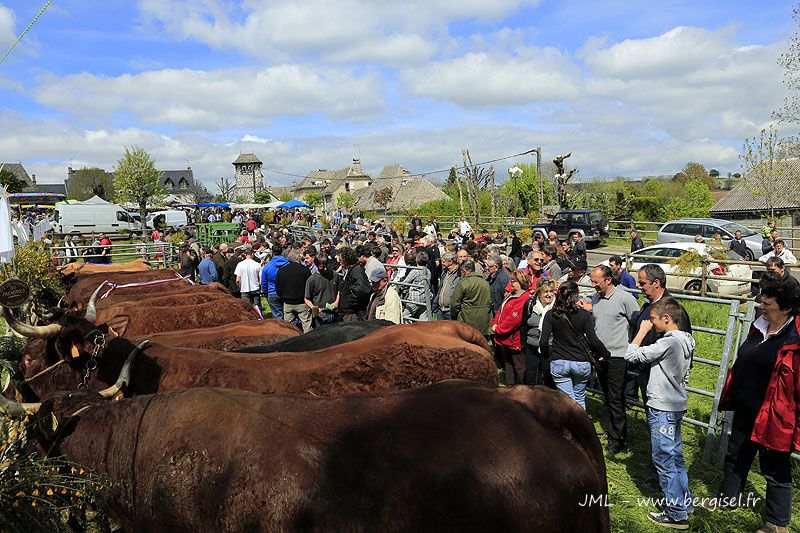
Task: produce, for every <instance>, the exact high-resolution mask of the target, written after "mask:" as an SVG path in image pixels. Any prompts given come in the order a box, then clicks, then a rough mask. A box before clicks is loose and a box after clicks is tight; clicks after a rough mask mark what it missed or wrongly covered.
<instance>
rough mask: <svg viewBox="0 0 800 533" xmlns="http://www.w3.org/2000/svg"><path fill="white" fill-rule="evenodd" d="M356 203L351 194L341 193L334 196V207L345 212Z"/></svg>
mask: <svg viewBox="0 0 800 533" xmlns="http://www.w3.org/2000/svg"><path fill="white" fill-rule="evenodd" d="M355 203H356V197H355V195H353V193H351V192H347V191H342V192H340V193H339V194H338V195H336V206H337V207H341V208H342V209H344V210H345V211H347V212H350V210H351V209H352V208H353V206H354V205H355Z"/></svg>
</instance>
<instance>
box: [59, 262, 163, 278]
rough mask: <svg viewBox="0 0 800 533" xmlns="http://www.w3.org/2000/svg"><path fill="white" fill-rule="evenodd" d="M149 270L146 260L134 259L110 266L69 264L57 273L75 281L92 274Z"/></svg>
mask: <svg viewBox="0 0 800 533" xmlns="http://www.w3.org/2000/svg"><path fill="white" fill-rule="evenodd" d="M145 270H150V263H149V262H148V261H147V260H146V259H134V260H133V261H128V262H127V263H111V264H110V265H105V264H97V263H69V264H67V265H64V266H63V267H61V268H59V269H58V271H59V273H60V274H61V275H62V276H64V278H67V280H70V279H72V280H77V279H78V278H79V277H83V276H89V275H92V274H108V273H110V272H143V271H145Z"/></svg>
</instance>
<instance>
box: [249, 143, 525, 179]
mask: <svg viewBox="0 0 800 533" xmlns="http://www.w3.org/2000/svg"><path fill="white" fill-rule="evenodd" d="M534 152H536V149H531V150H526V151H525V152H520V153H518V154H513V155H507V156H504V157H498V158H497V159H489V160H488V161H481V162H479V163H474V166H481V165H488V164H490V163H497V162H498V161H505V160H506V159H512V158H514V157H521V156H523V155H530V154H532V153H534ZM450 168H455V169H456V170H462V169H464V166H463V165H461V166H453V167H449V168H443V169H440V170H430V171H428V172H418V173H416V174H405V175H404V176H403V177H413V178H417V177H422V176H428V175H430V174H442V173H444V172H450ZM261 170H262V171H265V172H272V173H274V174H280V175H282V176H290V177H292V178H303V179H305V178H306V177H307V176H303V175H300V174H293V173H291V172H284V171H282V170H274V169H271V168H262V169H261Z"/></svg>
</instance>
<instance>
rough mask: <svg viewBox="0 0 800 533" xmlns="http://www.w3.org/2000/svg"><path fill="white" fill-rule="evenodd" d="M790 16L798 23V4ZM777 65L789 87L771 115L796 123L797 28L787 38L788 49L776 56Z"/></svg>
mask: <svg viewBox="0 0 800 533" xmlns="http://www.w3.org/2000/svg"><path fill="white" fill-rule="evenodd" d="M792 18H794V20H795V22H796V23H800V6H795V8H794V9H793V10H792ZM778 65H780V66H781V67H782V68H783V69H784V73H783V83H784V84H785V85H786V88H787V89H789V96H787V97H786V99H784V101H783V105H782V106H781V108H780V109H778V110H776V111H773V112H772V116H773V118H776V119H778V120H779V121H781V122H790V123H795V124H796V123H798V122H800V99H798V94H799V93H798V91H800V31H798V30H797V29H796V30H795V33H794V35H793V36H792V38H791V39H790V40H789V48H788V50H787V51H786V52H784V53H782V54H781V55H780V57H779V58H778Z"/></svg>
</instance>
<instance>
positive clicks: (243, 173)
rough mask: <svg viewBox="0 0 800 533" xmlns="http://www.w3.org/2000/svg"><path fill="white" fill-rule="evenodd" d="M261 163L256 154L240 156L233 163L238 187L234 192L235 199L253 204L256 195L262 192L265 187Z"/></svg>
mask: <svg viewBox="0 0 800 533" xmlns="http://www.w3.org/2000/svg"><path fill="white" fill-rule="evenodd" d="M261 165H262V163H261V161H260V160H259V159H258V157H257V156H256V154H254V153H253V154H239V157H237V158H236V161H234V162H233V168H234V169H235V172H236V186H235V188H234V190H233V197H234V198H236V199H240V200H244V201H245V202H253V200H254V199H255V195H256V194H258V193H259V192H262V191H264V190H266V189H265V187H264V175H263V174H262V173H261Z"/></svg>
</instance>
